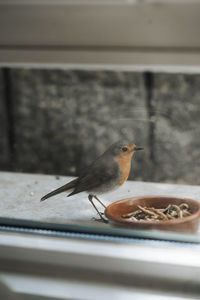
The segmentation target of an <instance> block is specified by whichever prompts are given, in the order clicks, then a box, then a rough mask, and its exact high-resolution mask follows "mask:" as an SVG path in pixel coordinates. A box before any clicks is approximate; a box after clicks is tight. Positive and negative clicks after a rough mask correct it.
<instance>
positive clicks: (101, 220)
mask: <svg viewBox="0 0 200 300" xmlns="http://www.w3.org/2000/svg"><path fill="white" fill-rule="evenodd" d="M103 215H104V213H101V218H95V217H93V218H92V220H94V221H97V222H103V223H108V220H107V219H105V218H104V217H103Z"/></svg>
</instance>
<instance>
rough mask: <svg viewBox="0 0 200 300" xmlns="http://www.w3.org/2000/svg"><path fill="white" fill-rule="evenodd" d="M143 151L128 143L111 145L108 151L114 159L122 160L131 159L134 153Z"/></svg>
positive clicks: (122, 142) (121, 142)
mask: <svg viewBox="0 0 200 300" xmlns="http://www.w3.org/2000/svg"><path fill="white" fill-rule="evenodd" d="M139 150H143V148H142V147H137V146H136V145H135V144H133V143H132V142H129V141H119V142H117V143H115V144H113V145H112V146H111V147H110V149H109V151H110V152H111V153H112V155H114V156H115V157H120V158H122V159H123V158H124V159H131V157H132V156H133V154H134V152H136V151H139Z"/></svg>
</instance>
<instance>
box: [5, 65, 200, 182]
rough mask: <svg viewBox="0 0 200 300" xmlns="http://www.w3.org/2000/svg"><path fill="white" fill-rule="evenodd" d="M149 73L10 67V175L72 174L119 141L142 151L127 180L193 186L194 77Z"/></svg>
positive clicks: (199, 108)
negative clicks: (16, 172)
mask: <svg viewBox="0 0 200 300" xmlns="http://www.w3.org/2000/svg"><path fill="white" fill-rule="evenodd" d="M150 76H151V83H150V85H148V84H147V82H146V77H147V74H143V73H139V72H138V73H137V72H117V71H73V70H72V71H70V70H38V69H10V70H9V82H10V91H11V96H12V124H14V125H13V135H14V136H13V140H14V141H15V145H14V148H13V149H14V154H13V156H12V158H11V159H12V160H14V161H13V166H14V170H15V171H22V172H30V173H48V174H60V175H78V174H79V173H80V171H81V170H82V169H84V168H86V167H87V166H88V165H89V164H90V163H91V162H92V161H93V160H94V159H95V158H96V157H97V156H98V155H100V154H101V153H102V152H103V151H104V150H105V149H106V148H107V147H108V146H109V145H110V144H112V143H113V142H115V141H116V140H118V139H120V138H122V137H124V136H125V137H128V138H129V139H132V140H133V141H134V142H135V143H136V144H137V145H141V146H144V148H145V151H144V152H143V153H142V152H140V153H137V154H136V155H135V157H134V163H133V168H132V171H131V175H130V179H136V180H145V181H162V182H182V183H190V184H199V183H200V179H199V177H200V176H198V175H199V174H200V168H199V156H200V155H199V151H198V144H199V141H198V137H199V130H200V129H199V128H200V126H199V125H200V124H199V116H200V99H199V98H200V96H199V88H200V75H185V74H158V73H157V74H150ZM2 85H3V79H2V77H0V87H1V86H2ZM0 97H1V96H0ZM1 102H2V103H5V102H6V99H2V101H1ZM2 111H3V109H2V107H0V116H2V115H3V113H2ZM1 122H2V124H4V125H5V123H6V121H5V120H4V119H3V118H2V119H1ZM4 125H3V127H4ZM1 140H3V139H2V138H1V139H0V143H1ZM8 153H9V151H8ZM2 161H4V159H3V155H2V154H0V168H1V169H2V168H3V167H2V166H3V165H2Z"/></svg>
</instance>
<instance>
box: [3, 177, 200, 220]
mask: <svg viewBox="0 0 200 300" xmlns="http://www.w3.org/2000/svg"><path fill="white" fill-rule="evenodd" d="M70 179H71V178H70V177H60V179H56V177H55V176H51V175H30V174H20V173H8V172H0V217H9V218H17V219H26V220H36V221H42V222H52V223H63V224H79V225H89V226H110V225H108V224H103V223H101V222H98V221H95V220H94V219H93V217H97V215H96V212H95V210H94V209H93V207H92V206H91V204H90V203H89V201H88V199H87V194H86V193H80V194H77V195H74V196H72V197H70V198H67V197H66V195H67V193H62V194H60V195H57V196H55V197H52V198H49V199H48V200H46V201H44V202H40V198H41V197H42V196H43V195H44V194H46V193H48V192H49V191H51V190H53V189H55V188H57V187H59V186H61V185H63V184H65V183H66V182H68V181H69V180H70ZM143 195H166V196H167V195H168V196H180V197H188V198H192V199H196V200H198V201H200V186H189V185H177V184H160V183H147V182H136V181H127V182H126V183H125V184H124V185H123V186H122V187H120V188H119V189H118V190H115V191H113V192H110V193H107V194H104V195H103V197H101V200H103V202H104V203H105V204H106V205H108V204H110V203H111V202H114V201H117V200H120V199H123V198H128V197H131V196H143ZM99 208H100V210H101V209H102V208H101V207H99Z"/></svg>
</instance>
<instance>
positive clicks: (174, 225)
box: [105, 196, 200, 233]
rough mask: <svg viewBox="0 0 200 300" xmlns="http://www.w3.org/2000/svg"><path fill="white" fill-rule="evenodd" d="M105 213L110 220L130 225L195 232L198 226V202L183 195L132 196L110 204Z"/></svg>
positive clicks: (137, 227) (138, 227) (141, 227)
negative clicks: (180, 196)
mask: <svg viewBox="0 0 200 300" xmlns="http://www.w3.org/2000/svg"><path fill="white" fill-rule="evenodd" d="M105 215H106V217H107V218H108V219H109V220H110V221H111V222H113V223H115V224H121V225H125V226H128V227H129V228H130V227H131V228H134V229H157V230H168V231H176V232H187V233H195V232H196V231H197V230H198V224H199V216H200V205H199V202H197V201H195V200H192V199H186V198H175V197H166V196H144V197H134V198H127V199H123V200H119V201H116V202H114V203H112V204H110V205H109V206H108V207H107V208H106V210H105Z"/></svg>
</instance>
